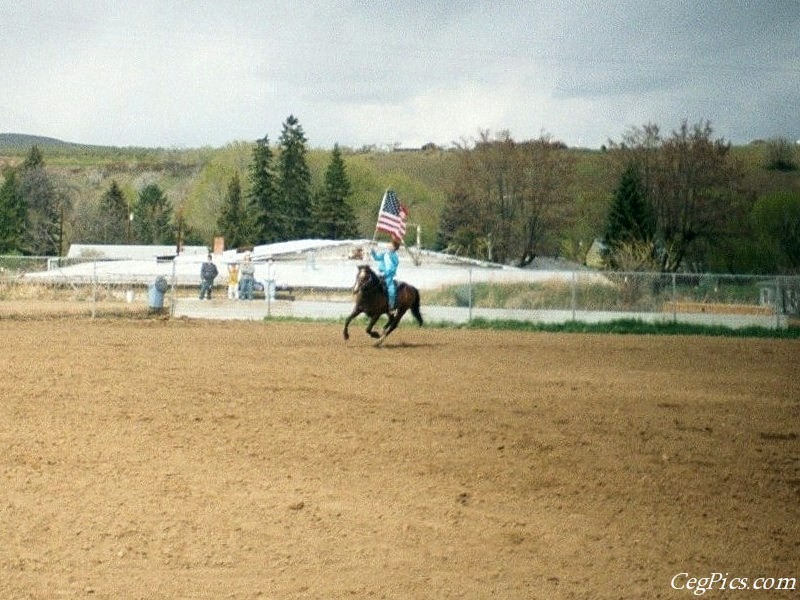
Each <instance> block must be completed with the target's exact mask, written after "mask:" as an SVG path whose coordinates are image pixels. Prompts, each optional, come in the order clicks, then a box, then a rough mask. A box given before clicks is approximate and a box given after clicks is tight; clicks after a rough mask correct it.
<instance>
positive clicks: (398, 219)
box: [375, 190, 408, 240]
mask: <svg viewBox="0 0 800 600" xmlns="http://www.w3.org/2000/svg"><path fill="white" fill-rule="evenodd" d="M407 217H408V211H407V210H406V207H405V206H403V205H402V204H400V201H399V200H398V199H397V194H395V193H394V192H393V191H392V190H386V193H385V194H384V195H383V202H381V209H380V211H379V212H378V224H377V225H376V226H375V229H376V230H378V231H385V232H386V233H388V234H389V235H391V236H392V237H393V238H394V239H397V240H402V239H403V238H404V237H405V235H406V218H407Z"/></svg>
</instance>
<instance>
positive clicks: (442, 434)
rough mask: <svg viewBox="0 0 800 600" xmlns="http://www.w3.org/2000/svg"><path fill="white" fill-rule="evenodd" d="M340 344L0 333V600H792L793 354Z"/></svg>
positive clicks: (798, 443)
mask: <svg viewBox="0 0 800 600" xmlns="http://www.w3.org/2000/svg"><path fill="white" fill-rule="evenodd" d="M354 325H355V327H354V328H352V329H351V334H352V337H351V340H350V341H349V342H348V343H347V344H345V343H344V342H343V341H342V338H341V326H339V325H331V324H311V323H286V322H249V323H248V322H202V321H193V320H178V319H172V320H170V319H161V318H151V319H145V318H118V319H94V320H92V319H89V318H86V317H75V316H73V317H64V318H41V317H30V318H14V319H9V318H0V335H1V336H2V340H3V342H4V344H5V349H6V350H5V352H4V353H3V356H2V358H0V365H2V366H1V367H0V398H2V400H0V598H42V599H45V598H46V599H51V598H82V597H90V598H109V599H121V598H125V599H128V598H142V599H151V598H213V599H217V598H391V599H394V598H504V599H505V598H525V599H529V598H542V599H550V598H557V599H558V598H581V599H582V598H644V599H647V598H690V597H697V596H698V594H697V593H696V591H697V590H696V589H695V588H696V587H697V585H698V584H699V585H701V586H702V585H703V584H702V583H698V582H693V581H692V578H703V577H711V576H712V574H713V573H720V576H719V577H722V578H724V579H725V582H724V583H722V582H720V581H717V582H716V583H715V584H714V585H715V587H716V588H717V590H715V591H710V592H708V594H706V595H705V597H710V598H722V597H730V598H737V599H739V598H797V597H798V594H800V592H799V591H798V590H800V584H796V585H795V590H794V591H786V590H783V591H779V590H776V589H773V590H771V591H759V592H756V591H755V590H754V589H753V588H754V586H760V587H766V586H770V587H773V588H776V587H787V586H788V585H790V584H791V582H787V581H784V580H782V578H792V577H793V578H797V579H800V572H798V564H800V560H799V559H800V391H799V390H800V387H798V375H799V374H800V370H798V364H799V361H798V358H800V343H798V342H797V341H778V340H760V339H723V338H711V337H709V338H704V337H645V336H606V335H557V334H544V333H520V332H486V331H470V330H459V329H435V328H417V327H416V325H412V324H411V323H410V322H404V323H403V324H402V325H401V327H400V329H398V330H397V331H396V332H395V333H394V334H393V335H392V336H391V337H390V338H389V339H388V340H387V342H386V345H385V346H384V347H383V348H380V349H378V348H374V347H373V345H372V340H371V339H370V338H368V337H367V336H366V335H365V334H364V333H363V331H362V328H363V322H362V321H357V322H356V323H354ZM681 574H683V575H681ZM676 575H677V577H676ZM762 577H765V578H773V580H772V583H771V584H770V582H769V579H762V580H760V583H758V582H759V579H758V578H762ZM718 579H719V578H718ZM743 580H744V583H745V584H746V585H748V586H749V587H750V590H749V591H745V590H743V589H737V590H735V591H734V590H731V589H730V588H731V587H741V586H742V585H743ZM721 584H722V585H724V586H726V590H725V591H719V589H718V588H719V587H720V585H721ZM673 585H674V586H675V587H679V588H682V589H679V590H675V589H673Z"/></svg>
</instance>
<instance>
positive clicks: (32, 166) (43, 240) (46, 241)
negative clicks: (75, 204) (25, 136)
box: [19, 146, 67, 256]
mask: <svg viewBox="0 0 800 600" xmlns="http://www.w3.org/2000/svg"><path fill="white" fill-rule="evenodd" d="M19 192H20V194H21V196H22V199H23V202H24V204H25V212H26V214H25V233H24V236H23V240H22V244H21V245H22V251H23V252H24V253H26V254H33V255H38V256H55V255H57V254H58V253H59V249H60V248H59V247H60V244H61V237H62V232H61V223H62V211H63V210H65V209H66V204H67V199H66V198H65V197H63V195H60V194H59V193H58V192H57V190H56V188H55V185H54V183H53V180H52V179H51V177H50V175H49V174H48V173H47V170H46V168H45V163H44V158H43V157H42V153H41V152H40V151H39V148H38V147H37V146H33V147H32V148H31V150H30V152H29V153H28V156H27V157H26V158H25V161H24V162H23V163H22V169H21V170H20V172H19Z"/></svg>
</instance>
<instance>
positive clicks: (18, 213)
mask: <svg viewBox="0 0 800 600" xmlns="http://www.w3.org/2000/svg"><path fill="white" fill-rule="evenodd" d="M306 144H307V139H306V137H305V133H304V131H303V128H302V126H301V125H300V123H299V121H298V119H297V118H296V117H294V116H292V115H290V116H289V117H288V118H287V119H286V121H285V122H284V123H283V127H282V131H281V135H280V138H279V141H278V147H277V151H276V152H273V149H272V148H271V147H270V143H269V137H268V136H265V137H264V138H262V139H260V140H257V141H256V143H255V145H254V147H253V151H252V160H251V163H250V166H249V177H250V186H249V189H250V191H249V194H247V195H246V196H245V195H243V193H242V185H241V180H240V175H239V173H238V172H235V173H234V174H233V176H232V177H231V178H230V181H229V182H228V186H227V194H226V196H225V200H224V204H223V206H222V207H221V209H220V211H219V214H218V215H217V222H216V223H215V231H216V233H217V235H221V236H224V238H225V242H226V245H227V246H228V247H233V248H237V247H252V246H254V245H256V244H266V243H271V242H279V241H286V240H292V239H298V238H308V237H325V238H329V239H344V238H348V237H354V236H356V235H357V233H358V232H357V229H358V228H357V223H356V218H355V215H354V213H353V210H352V208H351V206H350V205H349V204H348V199H349V196H350V195H351V186H350V181H349V178H348V175H347V169H346V166H345V162H344V159H343V157H342V153H341V151H340V150H339V147H338V145H336V146H334V148H333V151H332V152H331V156H330V162H329V164H328V167H327V169H326V172H325V177H324V183H323V185H322V187H321V188H320V189H312V185H311V174H310V170H309V167H308V164H307V162H306V153H307V147H306ZM73 208H74V207H73V205H72V202H71V199H70V194H69V191H68V190H67V189H65V188H64V186H60V185H59V182H58V181H57V180H56V179H55V178H53V177H52V176H51V175H50V174H49V173H48V171H47V168H46V165H45V161H44V158H43V156H42V153H41V151H40V150H39V149H38V147H37V146H33V147H32V148H31V150H30V152H29V154H28V156H27V157H26V159H25V160H24V161H23V163H22V164H21V165H20V166H19V167H18V168H8V169H6V170H5V172H4V173H3V185H2V188H0V254H24V255H37V256H61V255H63V254H64V251H65V248H64V247H63V246H64V224H65V222H67V221H68V220H70V221H72V222H74V224H75V225H74V227H73V232H72V236H71V240H72V241H74V242H82V243H97V244H176V245H177V246H178V247H180V246H181V245H182V244H185V243H200V244H208V243H209V242H210V240H204V239H200V238H199V237H198V235H197V234H196V233H195V232H193V231H192V229H191V227H190V226H188V225H187V224H186V221H185V219H184V215H183V214H182V211H180V210H177V211H176V210H175V208H174V207H173V205H172V203H171V202H170V200H169V199H168V197H167V195H166V194H165V192H164V190H163V189H162V188H161V187H160V186H159V185H158V184H157V183H148V184H146V185H144V186H143V187H142V188H141V189H140V190H139V192H138V195H137V197H136V198H135V199H130V198H128V197H126V194H125V193H124V191H123V189H122V187H121V186H120V185H119V183H118V182H117V181H116V180H112V182H111V184H110V185H109V187H108V189H107V190H106V191H105V192H104V193H103V194H102V196H101V198H100V200H99V202H98V203H97V204H96V205H88V204H81V205H80V206H79V207H78V208H77V209H75V211H76V213H77V214H71V213H72V212H73ZM70 217H72V218H70Z"/></svg>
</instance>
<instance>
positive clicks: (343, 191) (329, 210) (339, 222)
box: [313, 144, 358, 240]
mask: <svg viewBox="0 0 800 600" xmlns="http://www.w3.org/2000/svg"><path fill="white" fill-rule="evenodd" d="M350 193H351V187H350V180H349V179H348V177H347V170H346V168H345V164H344V160H343V159H342V153H341V151H340V150H339V144H334V146H333V152H332V153H331V160H330V162H329V163H328V168H327V170H326V171H325V187H324V189H323V190H322V191H321V193H320V194H319V195H318V196H317V197H316V198H315V202H314V210H313V214H314V232H315V233H316V234H317V235H319V236H320V237H323V238H326V239H331V240H338V239H347V238H352V237H355V236H356V235H357V234H358V227H357V225H356V218H355V214H354V213H353V209H352V208H351V207H350V205H349V204H348V202H347V200H348V198H349V197H350Z"/></svg>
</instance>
